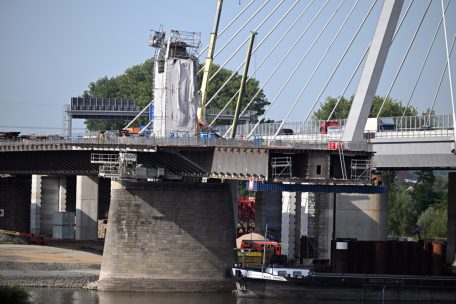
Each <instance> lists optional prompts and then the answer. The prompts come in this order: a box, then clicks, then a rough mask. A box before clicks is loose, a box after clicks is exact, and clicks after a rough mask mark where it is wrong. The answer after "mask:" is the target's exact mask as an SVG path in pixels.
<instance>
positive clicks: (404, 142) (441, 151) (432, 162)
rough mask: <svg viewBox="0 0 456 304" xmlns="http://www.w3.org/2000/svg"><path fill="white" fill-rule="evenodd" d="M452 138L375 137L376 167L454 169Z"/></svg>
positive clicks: (374, 159) (374, 162) (374, 158)
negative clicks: (398, 139) (396, 138)
mask: <svg viewBox="0 0 456 304" xmlns="http://www.w3.org/2000/svg"><path fill="white" fill-rule="evenodd" d="M452 142H454V141H453V140H451V139H450V138H448V139H447V140H436V139H432V138H410V139H406V138H405V139H404V138H401V141H397V140H395V139H375V140H373V141H372V144H373V149H374V151H375V154H374V157H373V164H374V167H375V168H377V169H400V170H408V169H417V170H420V169H454V168H456V156H455V155H454V154H452V153H451V149H452V148H451V143H452Z"/></svg>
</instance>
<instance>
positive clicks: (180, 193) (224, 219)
mask: <svg viewBox="0 0 456 304" xmlns="http://www.w3.org/2000/svg"><path fill="white" fill-rule="evenodd" d="M234 247H235V229H234V221H233V207H232V200H231V190H230V186H229V185H228V184H204V183H203V184H201V183H200V184H185V183H166V182H159V183H158V182H157V183H128V182H116V181H112V182H111V205H110V208H109V220H108V228H107V233H106V240H105V249H104V253H103V260H102V265H101V272H100V280H99V281H98V289H99V290H124V291H126V290H128V291H131V290H135V291H173V292H176V291H182V292H188V291H191V292H208V291H230V290H232V288H233V287H234V286H232V281H231V279H229V278H227V277H226V271H227V270H228V269H229V267H231V266H232V265H233V264H234V261H235V260H234V251H233V248H234Z"/></svg>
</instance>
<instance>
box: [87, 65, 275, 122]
mask: <svg viewBox="0 0 456 304" xmlns="http://www.w3.org/2000/svg"><path fill="white" fill-rule="evenodd" d="M216 69H218V66H217V65H213V66H212V67H211V71H212V73H214V72H215V71H216ZM231 73H232V72H231V71H230V70H227V69H224V68H222V69H221V70H220V72H219V73H218V74H217V75H216V76H215V77H214V79H213V80H212V81H211V82H210V83H209V87H208V97H209V98H211V97H212V96H213V95H214V94H215V93H216V91H217V90H218V89H219V88H220V87H221V86H222V84H223V83H224V82H225V80H226V79H228V78H229V77H230V75H231ZM152 79H153V73H152V60H146V61H145V62H144V63H142V64H139V65H135V66H133V67H131V68H129V69H127V70H126V71H125V72H124V73H123V74H121V75H119V76H116V77H111V78H108V77H102V78H100V79H98V80H97V81H95V82H91V83H90V84H89V89H88V90H86V91H85V92H84V94H83V96H84V97H86V98H88V97H93V98H124V99H134V100H136V101H137V103H138V104H139V105H146V104H148V103H149V102H150V101H151V100H152V98H153V91H152ZM201 80H202V74H199V75H198V83H197V88H200V87H201ZM240 81H241V76H240V75H238V74H237V73H236V75H235V76H234V77H233V78H232V79H231V80H230V81H229V82H228V84H227V86H226V87H225V88H224V89H223V90H222V91H221V92H220V94H219V95H218V97H217V98H215V99H214V101H213V102H211V104H210V105H209V106H208V109H222V108H223V107H224V106H225V104H226V103H227V102H228V100H230V99H231V97H232V96H233V95H234V94H235V93H236V92H237V90H238V89H239V86H240ZM259 88H260V85H259V81H258V80H256V79H254V78H251V79H249V81H247V85H246V91H245V94H244V98H243V102H242V106H245V105H246V104H247V103H248V102H249V101H250V99H252V98H253V96H254V95H255V94H256V92H257V91H258V90H259ZM233 100H234V101H233V102H232V103H231V105H230V106H229V107H228V109H231V110H234V109H235V105H236V100H237V99H236V98H234V99H233ZM268 104H269V102H268V101H267V99H266V96H265V95H264V93H263V90H260V92H259V93H258V95H257V96H256V97H255V99H254V101H253V102H252V105H251V106H250V107H249V110H252V111H254V112H256V114H257V115H261V114H263V113H264V107H265V106H266V105H268ZM127 123H128V121H119V120H93V119H91V120H87V121H86V126H87V128H88V129H89V130H92V131H94V130H118V129H121V128H123V127H124V126H125V125H126V124H127ZM139 123H143V122H141V121H140V122H139Z"/></svg>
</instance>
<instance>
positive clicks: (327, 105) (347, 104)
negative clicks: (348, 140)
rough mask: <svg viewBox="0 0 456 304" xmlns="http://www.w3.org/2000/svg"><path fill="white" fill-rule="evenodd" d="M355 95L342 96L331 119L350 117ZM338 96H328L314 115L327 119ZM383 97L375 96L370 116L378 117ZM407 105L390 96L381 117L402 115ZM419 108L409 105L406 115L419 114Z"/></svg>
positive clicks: (320, 118)
mask: <svg viewBox="0 0 456 304" xmlns="http://www.w3.org/2000/svg"><path fill="white" fill-rule="evenodd" d="M353 98H354V97H353V96H352V97H351V98H350V99H346V98H344V97H342V98H340V102H339V105H338V106H337V108H336V110H335V111H334V114H333V115H332V116H331V117H330V119H345V118H347V117H348V113H349V112H350V108H351V105H352V103H353ZM337 99H338V98H334V97H328V98H326V100H325V102H324V103H323V104H322V105H321V106H320V108H319V109H318V110H317V111H315V112H314V114H313V116H314V118H315V119H319V120H327V119H328V117H329V114H330V113H331V111H332V109H333V108H334V106H335V105H336V103H337ZM383 99H384V98H383V97H380V96H375V97H374V102H373V104H372V108H371V111H370V114H369V117H377V113H378V111H379V110H380V107H381V105H382V103H383ZM404 110H405V106H404V105H402V102H401V101H398V100H394V99H392V98H390V97H388V98H387V99H386V101H385V104H384V106H383V109H382V112H381V115H380V117H395V116H402V113H404ZM417 113H418V112H417V110H416V109H415V108H414V107H408V108H407V110H406V111H405V116H414V115H417Z"/></svg>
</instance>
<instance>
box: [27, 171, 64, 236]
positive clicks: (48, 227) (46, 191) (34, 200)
mask: <svg viewBox="0 0 456 304" xmlns="http://www.w3.org/2000/svg"><path fill="white" fill-rule="evenodd" d="M64 185H66V178H65V177H63V176H62V177H59V176H47V175H32V194H31V205H30V232H31V233H33V234H40V235H46V236H49V237H51V236H52V229H53V222H52V217H53V213H54V212H56V211H61V208H65V205H66V191H65V188H66V186H65V187H63V186H64ZM63 211H64V210H63Z"/></svg>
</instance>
